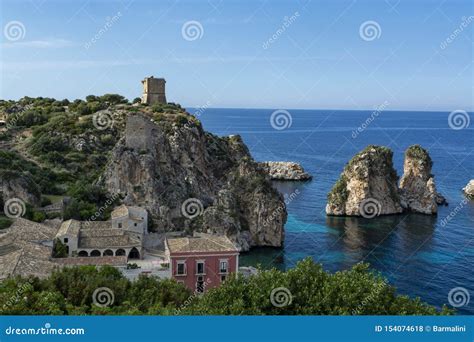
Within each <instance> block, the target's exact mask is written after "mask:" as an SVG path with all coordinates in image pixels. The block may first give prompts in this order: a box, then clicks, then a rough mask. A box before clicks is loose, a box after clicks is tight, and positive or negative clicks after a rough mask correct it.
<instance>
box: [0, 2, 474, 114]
mask: <svg viewBox="0 0 474 342" xmlns="http://www.w3.org/2000/svg"><path fill="white" fill-rule="evenodd" d="M1 4H2V5H1V14H0V16H1V22H2V43H1V46H2V48H1V69H2V70H1V71H2V76H1V77H2V78H1V88H0V97H1V98H2V99H18V98H20V97H22V96H24V95H28V96H48V97H55V98H69V99H74V98H83V97H85V96H86V95H88V94H97V95H99V94H104V93H120V94H122V95H124V96H126V97H128V98H130V99H132V98H134V97H137V96H140V93H141V84H140V80H141V79H143V77H144V76H147V75H155V76H157V77H165V78H166V80H167V97H168V100H169V101H173V102H178V103H181V104H182V105H184V106H188V107H191V106H202V105H205V104H206V103H207V104H208V105H209V106H211V107H248V108H331V109H338V108H340V109H371V108H374V107H375V106H377V105H380V104H382V103H384V102H385V101H387V102H388V103H389V105H388V106H387V109H406V110H409V109H416V110H449V111H451V110H455V109H464V110H472V109H473V100H472V99H473V75H472V63H473V27H474V17H471V18H470V16H473V15H474V10H473V6H472V1H469V0H449V1H436V0H421V1H419V0H402V1H398V0H373V1H349V0H348V1H345V0H344V1H343V0H341V1H338V0H331V1H329V0H328V1H316V0H314V1H217V0H210V1H151V0H150V1H142V0H135V1H133V0H132V1H130V0H129V1H126V0H123V1H83V0H80V1H64V0H63V1H59V0H55V1H51V0H28V1H24V0H15V1H13V0H2V1H1ZM296 13H297V15H296ZM114 16H116V18H115V19H113V18H114ZM291 16H294V18H293V19H294V20H291V21H292V22H291V24H289V25H288V27H285V30H284V31H283V32H280V33H277V31H278V30H279V28H281V27H282V26H284V22H285V19H284V18H285V17H288V18H290V17H291ZM288 18H287V19H288ZM469 18H470V19H469ZM107 20H109V22H110V27H109V28H108V29H106V30H103V29H104V26H105V25H106V23H107ZM12 21H19V22H20V23H21V24H22V25H23V26H24V31H22V30H23V28H21V27H20V31H22V32H20V33H21V34H20V36H15V32H13V31H12V32H9V33H7V32H6V28H7V25H8V23H11V22H12ZM188 21H198V22H199V23H200V25H202V28H203V30H202V32H201V33H202V36H200V37H198V39H196V40H186V39H184V38H183V34H182V27H183V25H184V24H185V23H186V22H188ZM366 21H375V22H376V23H377V24H378V25H379V27H380V30H379V31H378V34H379V35H377V37H375V39H374V40H364V39H362V37H361V34H360V27H361V25H362V24H363V23H365V22H366ZM463 21H464V23H466V22H467V24H466V25H465V27H463V28H462V30H461V31H459V28H460V26H461V24H462V23H463ZM10 26H11V25H10ZM101 29H102V30H103V31H102V32H101ZM376 30H378V28H376ZM456 30H458V32H457V33H455V32H456ZM23 34H24V35H23ZM453 34H454V35H455V37H454V39H453V40H452V42H450V43H448V44H445V45H446V46H444V48H443V47H442V44H443V42H444V43H446V39H447V38H448V37H449V36H450V35H453ZM273 35H275V37H276V39H275V40H274V41H273V42H271V43H268V40H269V38H271V37H272V36H273ZM94 36H96V37H98V39H96V40H95V41H92V40H93V38H94ZM364 37H365V38H367V36H364ZM12 38H13V40H12ZM187 38H190V37H189V36H187ZM191 38H192V37H191ZM15 39H17V40H15ZM369 39H370V37H369ZM265 43H266V44H265ZM86 45H90V46H88V48H87V47H86ZM263 45H266V48H264V47H263Z"/></svg>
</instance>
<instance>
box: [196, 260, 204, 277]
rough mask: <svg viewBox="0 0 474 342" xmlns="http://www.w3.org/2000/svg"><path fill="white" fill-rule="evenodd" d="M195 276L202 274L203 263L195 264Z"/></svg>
mask: <svg viewBox="0 0 474 342" xmlns="http://www.w3.org/2000/svg"><path fill="white" fill-rule="evenodd" d="M196 274H204V261H197V262H196Z"/></svg>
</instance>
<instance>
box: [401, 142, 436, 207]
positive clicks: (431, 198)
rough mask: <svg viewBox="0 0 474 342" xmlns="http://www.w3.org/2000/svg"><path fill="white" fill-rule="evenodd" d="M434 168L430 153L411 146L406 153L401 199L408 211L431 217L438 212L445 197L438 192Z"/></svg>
mask: <svg viewBox="0 0 474 342" xmlns="http://www.w3.org/2000/svg"><path fill="white" fill-rule="evenodd" d="M432 166H433V161H432V160H431V157H430V155H429V154H428V151H426V150H425V149H424V148H422V147H421V146H420V145H413V146H410V147H409V148H408V149H407V150H406V151H405V162H404V164H403V176H402V179H401V181H400V197H401V204H402V207H403V208H404V209H406V210H407V211H412V212H417V213H421V214H429V215H431V214H436V213H437V212H438V203H442V202H443V197H442V196H441V195H439V194H438V192H437V191H436V185H435V182H434V176H433V175H432V174H431V168H432Z"/></svg>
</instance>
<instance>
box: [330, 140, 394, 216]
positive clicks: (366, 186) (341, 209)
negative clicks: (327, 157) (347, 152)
mask: <svg viewBox="0 0 474 342" xmlns="http://www.w3.org/2000/svg"><path fill="white" fill-rule="evenodd" d="M392 155H393V153H392V151H391V150H390V149H388V148H386V147H382V146H374V145H370V146H368V147H367V148H365V149H364V150H363V151H361V152H359V153H358V154H356V155H355V156H354V157H353V158H352V159H351V161H350V162H349V163H348V164H347V165H346V167H345V168H344V171H343V172H342V174H341V176H340V177H339V180H338V181H337V182H336V184H335V185H334V187H333V188H332V190H331V192H330V193H329V194H328V203H327V205H326V213H327V214H328V215H346V216H364V217H374V216H378V215H388V214H398V213H401V212H402V210H403V209H402V207H401V205H400V197H399V195H398V188H397V183H398V176H397V172H396V171H395V169H394V168H393V163H392Z"/></svg>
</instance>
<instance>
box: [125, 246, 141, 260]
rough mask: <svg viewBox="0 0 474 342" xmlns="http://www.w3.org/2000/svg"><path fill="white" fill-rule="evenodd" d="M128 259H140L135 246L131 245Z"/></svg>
mask: <svg viewBox="0 0 474 342" xmlns="http://www.w3.org/2000/svg"><path fill="white" fill-rule="evenodd" d="M128 258H129V259H140V252H139V251H138V249H137V248H136V247H133V248H132V250H131V251H130V253H128Z"/></svg>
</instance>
